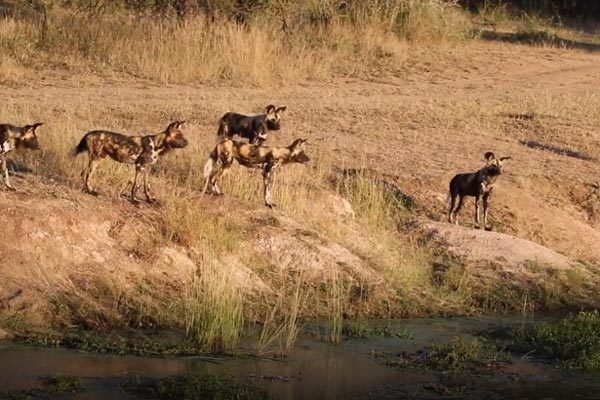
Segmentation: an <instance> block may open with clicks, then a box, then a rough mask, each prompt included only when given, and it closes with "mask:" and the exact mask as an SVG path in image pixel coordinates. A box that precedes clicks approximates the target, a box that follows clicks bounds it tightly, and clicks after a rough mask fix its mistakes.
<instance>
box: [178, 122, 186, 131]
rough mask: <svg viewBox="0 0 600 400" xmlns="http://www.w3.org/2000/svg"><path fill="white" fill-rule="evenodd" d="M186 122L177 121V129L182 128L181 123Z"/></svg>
mask: <svg viewBox="0 0 600 400" xmlns="http://www.w3.org/2000/svg"><path fill="white" fill-rule="evenodd" d="M183 124H185V121H179V122H178V123H177V129H179V128H181V125H183Z"/></svg>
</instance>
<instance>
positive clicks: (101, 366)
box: [0, 318, 600, 400]
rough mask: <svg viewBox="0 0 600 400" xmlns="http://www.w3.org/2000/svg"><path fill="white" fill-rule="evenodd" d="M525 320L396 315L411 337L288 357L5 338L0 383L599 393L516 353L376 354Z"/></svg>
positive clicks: (355, 395)
mask: <svg viewBox="0 0 600 400" xmlns="http://www.w3.org/2000/svg"><path fill="white" fill-rule="evenodd" d="M519 323H521V321H520V320H518V319H511V318H506V319H497V318H496V319H494V318H488V319H486V318H479V319H420V320H407V321H395V322H393V326H394V327H395V328H396V329H397V330H399V331H402V332H407V333H410V335H411V336H412V338H389V339H388V338H374V339H369V340H350V341H346V342H344V343H342V344H340V345H337V346H333V345H331V344H327V343H324V342H321V341H318V340H316V339H315V338H313V337H305V338H303V339H302V340H300V341H299V343H298V345H297V346H296V347H295V349H294V350H293V351H292V353H291V354H290V356H289V357H288V358H287V359H286V360H284V361H279V360H268V359H219V358H215V359H206V358H195V357H186V358H158V357H137V356H112V355H100V354H90V353H84V352H77V351H72V350H63V349H46V348H32V347H25V346H21V345H17V344H14V343H10V342H0V388H2V389H11V390H18V389H27V388H31V387H33V386H36V385H39V377H41V376H49V375H52V376H55V375H67V376H77V377H79V378H80V382H81V384H82V386H84V388H85V391H84V392H82V393H78V394H76V395H68V396H66V397H64V398H73V399H82V400H83V399H130V398H133V397H132V396H130V395H128V394H125V393H123V391H122V390H121V386H120V385H121V382H123V380H125V379H127V378H128V377H132V376H136V375H139V376H143V377H153V378H160V377H167V376H172V375H184V374H231V375H233V376H234V377H235V378H236V379H238V380H239V381H241V382H246V383H251V384H254V385H257V386H260V387H263V388H265V389H266V390H267V391H268V392H269V393H270V394H271V395H272V396H273V398H275V399H281V400H291V399H306V400H309V399H310V400H318V399H323V400H333V399H402V398H420V399H441V398H443V399H450V398H453V399H454V398H456V399H458V398H472V399H479V398H481V399H513V398H514V399H540V398H544V399H575V398H580V399H600V379H599V378H600V375H595V374H583V373H575V374H569V373H566V372H564V371H560V370H558V369H555V368H552V367H550V366H547V365H544V364H537V363H533V362H531V361H529V360H514V361H513V362H512V363H511V364H507V365H505V366H504V368H503V372H502V373H501V374H500V373H499V374H497V375H495V374H492V375H486V376H477V375H473V376H469V375H468V374H466V375H465V374H462V375H454V374H451V373H440V372H433V371H422V370H399V369H396V368H393V367H388V366H384V365H382V364H381V363H380V362H379V361H377V360H376V359H375V358H374V357H373V356H372V354H371V353H372V352H373V351H378V352H399V351H415V350H418V349H421V348H423V347H424V346H426V345H429V344H432V343H438V344H439V343H445V342H449V341H451V340H453V339H454V338H456V337H462V338H469V337H472V335H473V334H474V332H476V331H479V330H482V329H487V328H490V327H492V326H498V325H515V324H519ZM448 387H451V388H452V390H450V391H448V390H446V388H448Z"/></svg>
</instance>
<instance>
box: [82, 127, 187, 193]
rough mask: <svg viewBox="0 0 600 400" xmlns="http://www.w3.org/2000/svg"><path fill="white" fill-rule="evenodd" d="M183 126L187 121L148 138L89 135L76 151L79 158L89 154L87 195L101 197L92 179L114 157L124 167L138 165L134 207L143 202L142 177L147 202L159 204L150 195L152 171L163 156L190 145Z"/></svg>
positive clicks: (109, 133) (84, 176)
mask: <svg viewBox="0 0 600 400" xmlns="http://www.w3.org/2000/svg"><path fill="white" fill-rule="evenodd" d="M183 123H184V121H181V122H180V121H175V122H173V123H172V124H170V125H169V126H168V127H167V129H165V130H164V131H163V132H161V133H158V134H156V135H147V136H127V135H123V134H120V133H114V132H108V131H91V132H88V133H86V134H85V135H84V136H83V138H82V139H81V141H80V142H79V144H78V145H77V147H76V148H75V151H74V153H75V155H77V154H79V153H83V152H86V151H87V152H88V156H89V162H88V165H87V167H86V168H85V169H84V171H83V172H82V173H81V176H82V177H83V179H84V183H85V187H84V191H85V192H87V193H89V194H92V195H98V192H96V191H95V190H94V189H93V188H92V186H91V185H90V179H91V178H92V175H93V174H94V172H95V171H96V168H97V167H98V164H99V163H100V161H102V159H104V158H105V157H106V156H110V158H112V159H113V160H115V161H117V162H120V163H126V164H135V178H134V180H133V185H132V187H131V201H132V202H134V203H137V202H139V200H138V198H137V197H136V194H137V190H138V187H139V181H138V178H139V176H140V175H141V176H142V179H143V182H144V194H145V195H146V200H148V202H153V201H155V200H156V199H155V198H154V197H152V195H151V194H150V185H149V183H148V174H149V173H150V167H151V166H152V165H153V164H156V163H157V162H158V158H159V156H160V155H162V154H164V153H166V152H167V151H169V150H172V149H182V148H184V147H185V146H187V145H188V141H187V140H186V138H185V137H183V133H181V131H180V130H179V128H180V127H181V125H182V124H183Z"/></svg>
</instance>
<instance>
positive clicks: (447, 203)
mask: <svg viewBox="0 0 600 400" xmlns="http://www.w3.org/2000/svg"><path fill="white" fill-rule="evenodd" d="M450 207H452V192H451V191H448V196H447V197H446V211H447V212H450Z"/></svg>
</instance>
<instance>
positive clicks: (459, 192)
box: [448, 151, 510, 230]
mask: <svg viewBox="0 0 600 400" xmlns="http://www.w3.org/2000/svg"><path fill="white" fill-rule="evenodd" d="M484 158H485V160H486V165H485V167H483V168H481V169H480V170H479V171H477V172H473V173H469V174H458V175H456V176H454V178H452V180H451V181H450V192H449V193H448V221H449V222H450V223H453V222H455V223H456V224H457V225H458V217H457V215H458V212H459V211H460V209H461V208H462V205H463V200H464V197H465V196H471V197H475V228H477V229H479V199H480V198H483V224H484V227H485V230H491V227H490V226H488V212H489V206H490V196H491V195H492V190H493V189H494V184H495V183H496V179H498V177H499V176H500V175H501V174H502V162H503V161H504V160H509V159H510V157H501V158H500V159H497V158H496V156H495V155H494V153H492V152H491V151H488V152H487V153H485V154H484ZM457 198H458V204H457V203H456V199H457ZM453 216H454V219H453Z"/></svg>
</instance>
